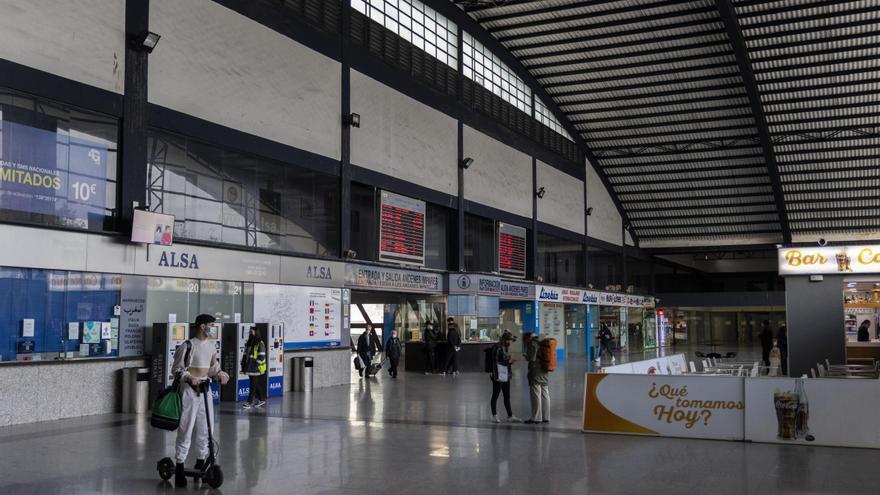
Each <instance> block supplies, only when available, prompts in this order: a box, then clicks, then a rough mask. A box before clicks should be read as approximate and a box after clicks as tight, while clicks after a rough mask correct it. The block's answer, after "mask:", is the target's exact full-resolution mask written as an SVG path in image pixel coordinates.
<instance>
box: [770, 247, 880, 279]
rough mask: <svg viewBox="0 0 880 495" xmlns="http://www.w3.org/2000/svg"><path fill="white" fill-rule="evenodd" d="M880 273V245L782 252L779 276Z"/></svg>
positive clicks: (809, 248)
mask: <svg viewBox="0 0 880 495" xmlns="http://www.w3.org/2000/svg"><path fill="white" fill-rule="evenodd" d="M834 273H880V245H861V246H835V247H828V246H826V247H798V248H781V249H780V250H779V274H780V275H821V274H834Z"/></svg>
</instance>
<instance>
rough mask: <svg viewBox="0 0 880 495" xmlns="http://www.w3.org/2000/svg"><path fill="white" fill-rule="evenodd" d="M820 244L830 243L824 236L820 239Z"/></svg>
mask: <svg viewBox="0 0 880 495" xmlns="http://www.w3.org/2000/svg"><path fill="white" fill-rule="evenodd" d="M819 245H820V246H827V245H828V241H826V240H825V238H824V237H822V238H820V239H819Z"/></svg>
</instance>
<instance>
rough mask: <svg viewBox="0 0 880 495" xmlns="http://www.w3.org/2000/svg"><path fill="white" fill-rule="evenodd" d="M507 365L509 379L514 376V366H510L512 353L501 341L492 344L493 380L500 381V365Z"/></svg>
mask: <svg viewBox="0 0 880 495" xmlns="http://www.w3.org/2000/svg"><path fill="white" fill-rule="evenodd" d="M499 364H500V365H502V366H507V376H508V381H509V380H510V379H511V378H513V368H511V367H510V354H508V352H507V351H506V350H505V349H504V346H503V345H501V343H500V342H499V343H496V344H495V345H494V346H492V381H493V382H497V381H498V365H499Z"/></svg>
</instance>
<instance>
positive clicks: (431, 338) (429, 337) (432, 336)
mask: <svg viewBox="0 0 880 495" xmlns="http://www.w3.org/2000/svg"><path fill="white" fill-rule="evenodd" d="M439 340H440V330H438V329H437V328H432V329H430V330H429V329H428V328H425V346H427V347H429V348H431V349H434V348H435V347H437V342H438V341H439Z"/></svg>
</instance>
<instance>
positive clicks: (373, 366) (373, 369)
mask: <svg viewBox="0 0 880 495" xmlns="http://www.w3.org/2000/svg"><path fill="white" fill-rule="evenodd" d="M384 364H385V358H384V357H383V358H382V360H381V361H379V362H378V363H370V365H369V366H367V376H370V375H376V374H378V373H379V371H380V370H381V369H382V365H384Z"/></svg>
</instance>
